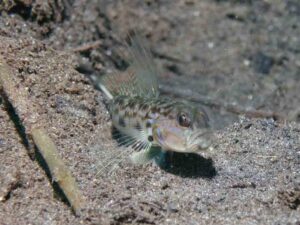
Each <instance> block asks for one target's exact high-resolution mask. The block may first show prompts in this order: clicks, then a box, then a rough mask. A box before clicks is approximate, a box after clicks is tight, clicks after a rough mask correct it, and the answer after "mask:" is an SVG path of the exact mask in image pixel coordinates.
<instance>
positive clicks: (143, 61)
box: [99, 34, 159, 99]
mask: <svg viewBox="0 0 300 225" xmlns="http://www.w3.org/2000/svg"><path fill="white" fill-rule="evenodd" d="M130 42H131V45H130V46H129V53H130V66H129V68H128V69H127V70H126V71H123V72H115V73H113V74H107V75H105V76H103V77H102V78H101V80H100V83H99V87H100V88H101V90H102V91H103V92H104V93H105V95H106V96H107V97H108V98H109V99H112V98H113V97H114V96H116V95H127V96H144V97H157V96H158V95H159V92H158V82H157V75H158V73H159V72H158V69H157V67H156V65H155V64H154V61H153V58H152V56H151V53H150V51H149V50H148V49H147V48H146V47H145V45H143V44H142V39H141V38H140V37H138V35H136V34H135V35H134V36H130Z"/></svg>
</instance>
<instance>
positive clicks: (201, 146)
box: [153, 129, 213, 153]
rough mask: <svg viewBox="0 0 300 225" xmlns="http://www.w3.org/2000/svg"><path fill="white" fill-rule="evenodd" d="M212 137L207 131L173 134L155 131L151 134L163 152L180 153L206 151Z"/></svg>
mask: <svg viewBox="0 0 300 225" xmlns="http://www.w3.org/2000/svg"><path fill="white" fill-rule="evenodd" d="M212 136H213V135H212V133H211V132H210V131H208V130H197V131H190V130H189V131H185V132H174V130H172V131H170V130H165V129H156V130H155V132H153V137H154V139H155V141H156V143H157V144H158V145H159V146H160V147H161V148H162V149H163V150H166V151H174V152H182V153H193V152H199V151H203V150H206V149H207V148H209V147H210V146H211V144H212Z"/></svg>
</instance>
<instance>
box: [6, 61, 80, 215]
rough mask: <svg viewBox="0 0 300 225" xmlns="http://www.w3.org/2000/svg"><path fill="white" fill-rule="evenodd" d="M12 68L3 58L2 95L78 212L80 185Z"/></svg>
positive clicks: (77, 212) (54, 178)
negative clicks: (59, 152)
mask: <svg viewBox="0 0 300 225" xmlns="http://www.w3.org/2000/svg"><path fill="white" fill-rule="evenodd" d="M15 79H16V77H15V76H14V74H13V73H12V72H11V70H10V67H9V66H8V65H7V64H6V62H5V61H4V59H3V58H1V57H0V94H1V96H2V98H3V99H4V101H6V102H8V103H9V104H10V105H12V107H13V108H14V111H15V113H16V114H17V116H18V117H19V118H20V122H21V123H22V125H23V126H24V127H25V134H26V138H27V139H28V140H30V141H31V142H32V143H33V144H34V145H35V146H36V147H37V148H38V150H39V152H40V153H41V155H42V156H43V158H44V160H45V162H46V163H47V166H48V168H49V170H50V173H51V176H52V179H53V180H54V181H55V182H57V183H58V185H59V187H60V188H61V190H62V191H63V192H64V194H65V196H66V197H67V199H68V201H69V203H70V205H71V206H72V208H73V210H74V212H75V213H76V214H79V213H80V211H81V209H83V207H84V205H85V201H84V197H83V195H82V194H81V192H80V190H79V189H78V187H77V184H76V182H75V179H74V178H73V177H72V175H71V172H70V171H69V169H68V167H67V166H66V165H65V164H64V162H63V160H62V159H61V157H60V156H59V154H58V151H57V149H56V146H55V144H54V142H53V141H52V140H51V138H50V137H49V135H48V134H47V132H46V129H45V127H46V126H47V125H46V124H47V122H46V120H45V119H44V118H43V117H42V116H41V115H39V114H38V110H37V109H38V108H37V106H36V105H34V104H33V102H31V101H30V99H29V98H28V94H27V92H26V91H25V89H24V88H22V86H21V85H20V84H19V82H17V81H16V80H15Z"/></svg>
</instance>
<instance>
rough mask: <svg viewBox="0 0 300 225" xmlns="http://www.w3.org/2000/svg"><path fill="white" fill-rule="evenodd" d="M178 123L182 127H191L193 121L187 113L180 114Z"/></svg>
mask: <svg viewBox="0 0 300 225" xmlns="http://www.w3.org/2000/svg"><path fill="white" fill-rule="evenodd" d="M178 123H179V125H180V126H183V127H189V126H190V125H191V119H190V118H189V117H188V116H187V115H186V114H185V113H180V114H179V115H178Z"/></svg>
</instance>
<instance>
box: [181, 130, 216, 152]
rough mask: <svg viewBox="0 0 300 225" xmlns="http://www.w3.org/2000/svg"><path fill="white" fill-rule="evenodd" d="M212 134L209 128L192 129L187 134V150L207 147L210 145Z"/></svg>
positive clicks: (193, 150) (200, 149) (192, 150)
mask: <svg viewBox="0 0 300 225" xmlns="http://www.w3.org/2000/svg"><path fill="white" fill-rule="evenodd" d="M212 141H213V134H212V132H211V131H209V130H199V131H194V132H192V133H191V134H190V135H187V143H186V145H187V150H189V151H190V152H199V151H204V150H206V149H208V148H209V147H210V146H211V145H212Z"/></svg>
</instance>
